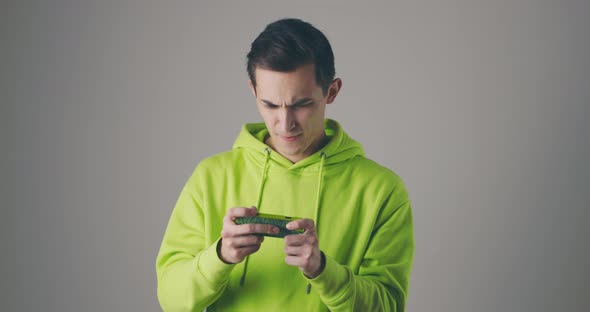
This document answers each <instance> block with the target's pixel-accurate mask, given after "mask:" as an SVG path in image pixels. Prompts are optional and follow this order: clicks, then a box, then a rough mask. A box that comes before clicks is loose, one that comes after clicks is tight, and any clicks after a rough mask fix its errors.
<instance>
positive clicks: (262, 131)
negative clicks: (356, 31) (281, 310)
mask: <svg viewBox="0 0 590 312" xmlns="http://www.w3.org/2000/svg"><path fill="white" fill-rule="evenodd" d="M324 132H325V133H326V136H327V137H328V138H329V141H328V143H327V144H326V145H325V146H324V147H323V148H321V149H319V150H318V151H316V152H315V153H313V154H312V155H310V156H308V157H306V158H304V159H302V160H300V161H298V162H296V163H292V162H291V161H290V160H288V159H287V158H285V157H284V156H282V155H281V154H279V153H277V152H276V151H274V150H272V149H271V148H270V147H269V146H268V145H266V144H265V143H264V141H265V139H266V138H267V137H268V136H269V132H268V129H267V128H266V125H265V124H264V123H249V124H245V125H244V126H243V127H242V130H241V131H240V134H239V135H238V138H237V139H236V141H235V143H234V145H233V149H245V150H246V151H248V153H246V154H247V155H248V157H251V159H252V160H253V161H254V162H256V163H258V164H260V165H261V167H262V171H261V173H260V184H259V187H258V196H257V198H258V199H257V201H256V208H257V209H258V211H259V212H260V211H261V210H263V209H261V208H260V203H261V200H262V196H263V194H264V184H265V182H266V179H267V171H268V170H269V167H270V163H271V162H272V163H273V165H276V166H273V168H280V169H282V170H310V171H314V172H315V171H317V172H318V178H317V191H316V201H315V210H314V223H315V226H316V230H317V231H316V232H317V233H318V236H319V230H318V229H319V227H320V220H319V219H318V216H319V210H320V206H319V205H320V204H319V203H320V198H321V191H322V180H323V171H324V167H328V166H331V165H337V164H338V163H341V162H344V161H347V160H349V159H351V158H353V157H356V156H364V155H365V154H364V151H363V148H362V146H361V145H360V143H358V142H357V141H355V140H353V139H352V138H350V137H349V136H348V135H347V134H346V133H345V132H344V130H343V129H342V127H341V126H340V124H339V123H338V122H337V121H335V120H333V119H325V120H324ZM280 169H279V170H280ZM318 239H319V237H318ZM249 259H250V257H249V256H248V257H246V260H244V269H243V271H242V277H241V278H240V285H241V286H243V285H244V283H245V281H246V273H247V271H248V262H249ZM310 290H311V285H310V284H309V283H308V284H307V288H306V293H307V294H309V292H310Z"/></svg>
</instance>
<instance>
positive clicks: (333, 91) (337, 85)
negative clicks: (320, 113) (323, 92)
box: [326, 78, 342, 104]
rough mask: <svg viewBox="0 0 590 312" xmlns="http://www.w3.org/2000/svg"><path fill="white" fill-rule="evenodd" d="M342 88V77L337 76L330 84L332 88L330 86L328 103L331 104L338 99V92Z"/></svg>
mask: <svg viewBox="0 0 590 312" xmlns="http://www.w3.org/2000/svg"><path fill="white" fill-rule="evenodd" d="M341 88H342V79H340V78H336V79H334V80H333V81H332V83H331V84H330V88H328V98H327V99H326V104H331V103H332V102H334V100H335V99H336V96H337V95H338V92H340V89H341Z"/></svg>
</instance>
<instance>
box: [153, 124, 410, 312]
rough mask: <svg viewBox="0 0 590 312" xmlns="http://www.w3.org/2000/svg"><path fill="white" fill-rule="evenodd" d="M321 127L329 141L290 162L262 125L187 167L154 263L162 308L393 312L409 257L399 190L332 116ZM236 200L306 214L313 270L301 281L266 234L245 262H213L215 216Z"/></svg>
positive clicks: (404, 199)
mask: <svg viewBox="0 0 590 312" xmlns="http://www.w3.org/2000/svg"><path fill="white" fill-rule="evenodd" d="M324 126H325V127H324V129H325V133H326V135H327V136H328V137H329V138H330V141H329V143H328V144H327V145H326V146H324V147H323V148H322V149H320V150H319V151H317V152H316V153H314V154H312V155H310V156H309V157H307V158H305V159H303V160H301V161H299V162H297V163H295V164H293V163H292V162H290V161H289V160H288V159H286V158H285V157H283V156H282V155H280V154H278V153H277V152H275V151H274V150H272V149H270V147H268V146H267V145H266V144H264V138H265V137H267V136H268V130H267V129H266V127H265V125H264V123H254V124H246V125H244V126H243V127H242V131H241V132H240V134H239V136H238V138H237V140H236V142H235V144H234V146H233V149H232V150H231V151H227V152H224V153H220V154H217V155H215V156H212V157H209V158H206V159H204V160H203V161H202V162H201V163H200V164H199V165H198V166H197V167H196V168H195V170H194V172H193V174H192V175H191V177H190V178H189V179H188V181H187V183H186V184H185V186H184V188H183V189H182V192H181V193H180V197H179V199H178V201H177V203H176V206H175V207H174V210H173V211H172V215H171V217H170V221H169V223H168V227H167V229H166V232H165V234H164V238H163V241H162V245H161V247H160V251H159V253H158V256H157V259H156V271H157V278H158V299H159V301H160V304H161V306H162V308H163V309H164V311H202V310H203V309H204V308H207V311H327V310H331V311H398V312H399V311H404V309H405V308H404V306H405V303H406V299H407V295H408V287H409V279H410V271H411V268H412V261H413V255H414V236H413V224H412V212H411V204H410V200H409V197H408V193H407V191H406V188H405V187H404V184H403V182H402V181H401V179H400V178H399V177H398V176H397V175H396V174H395V173H393V172H392V171H391V170H389V169H387V168H385V167H382V166H380V165H379V164H377V163H376V162H374V161H372V160H369V159H367V158H366V157H365V156H364V152H363V149H362V147H361V145H360V144H359V143H358V142H356V141H354V140H353V139H351V138H350V137H349V136H348V135H347V134H346V133H345V132H344V131H343V129H342V128H341V126H340V125H339V124H338V123H337V122H336V121H334V120H331V119H326V120H325V121H324ZM240 206H241V207H250V206H256V207H257V208H258V211H259V212H263V213H270V214H280V215H287V216H295V217H301V218H310V219H313V220H314V221H315V224H316V228H317V233H318V239H319V248H320V249H321V250H322V251H323V253H324V254H325V259H326V264H325V268H324V270H323V271H322V273H321V274H320V275H319V276H317V277H316V278H314V279H308V278H306V277H305V275H303V274H302V273H301V271H299V269H298V268H297V267H293V266H289V265H287V264H286V263H285V254H284V248H285V244H284V241H283V239H280V238H271V237H267V238H266V239H265V240H264V242H263V243H262V246H261V248H260V250H258V251H257V252H255V253H254V254H252V255H250V256H249V259H248V260H247V261H243V262H241V263H239V264H225V263H224V262H222V261H221V260H220V259H219V257H218V255H217V252H216V246H217V243H218V241H219V238H220V233H221V230H222V225H223V224H222V223H223V222H222V220H223V217H224V216H225V214H226V211H227V210H228V209H229V208H232V207H240ZM242 276H244V277H245V280H244V283H243V285H240V278H241V277H242ZM308 285H311V289H310V290H309V291H306V290H308V289H309V286H308Z"/></svg>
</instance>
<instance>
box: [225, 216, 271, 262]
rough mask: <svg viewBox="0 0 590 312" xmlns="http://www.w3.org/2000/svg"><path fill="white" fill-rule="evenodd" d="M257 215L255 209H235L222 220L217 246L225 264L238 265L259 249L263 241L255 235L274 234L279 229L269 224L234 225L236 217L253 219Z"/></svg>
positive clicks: (262, 238) (259, 236)
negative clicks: (219, 239)
mask: <svg viewBox="0 0 590 312" xmlns="http://www.w3.org/2000/svg"><path fill="white" fill-rule="evenodd" d="M256 213H257V210H256V208H254V207H251V208H246V207H236V208H231V209H229V210H228V211H227V214H226V215H225V217H224V218H223V230H222V231H221V241H220V242H219V244H220V245H221V247H220V248H219V252H218V254H219V258H220V259H221V260H222V261H223V262H226V263H240V262H242V261H243V260H244V258H246V256H248V255H250V254H253V253H255V252H256V251H258V249H260V244H261V243H262V241H263V240H264V236H262V235H254V234H256V233H268V234H276V233H278V232H279V229H278V228H277V227H276V226H274V225H270V224H255V223H251V224H240V225H238V224H236V223H235V220H236V218H237V217H253V216H255V215H256Z"/></svg>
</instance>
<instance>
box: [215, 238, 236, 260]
mask: <svg viewBox="0 0 590 312" xmlns="http://www.w3.org/2000/svg"><path fill="white" fill-rule="evenodd" d="M222 239H223V238H220V239H219V241H218V242H217V247H216V248H215V250H217V258H219V260H221V262H223V263H225V264H235V263H231V262H227V261H225V260H224V259H223V257H222V256H221V240H222Z"/></svg>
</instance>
